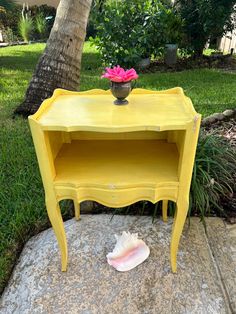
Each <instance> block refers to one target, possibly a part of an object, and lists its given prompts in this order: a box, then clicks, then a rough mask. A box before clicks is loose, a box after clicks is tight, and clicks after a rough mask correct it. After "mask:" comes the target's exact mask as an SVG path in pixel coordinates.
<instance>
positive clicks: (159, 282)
mask: <svg viewBox="0 0 236 314" xmlns="http://www.w3.org/2000/svg"><path fill="white" fill-rule="evenodd" d="M110 218H111V216H109V215H94V216H91V215H84V216H82V219H81V221H79V222H76V221H75V220H74V219H72V220H70V221H67V222H66V223H65V227H66V232H67V238H68V243H69V265H68V271H67V272H66V273H62V272H61V271H60V258H59V252H58V247H57V243H56V240H55V236H54V234H53V231H52V229H49V230H46V231H44V232H42V233H41V234H39V235H37V236H36V237H34V238H32V239H31V240H30V241H29V242H28V243H27V244H26V246H25V248H24V250H23V252H22V254H21V257H20V260H19V263H18V264H17V266H16V268H15V270H14V273H13V276H12V278H11V280H10V282H9V285H8V287H7V288H6V290H5V292H4V294H3V296H2V299H1V304H0V313H1V314H3V313H4V314H12V313H20V314H28V313H57V314H59V313H70V314H71V313H72V314H73V313H79V314H90V313H91V314H93V313H96V314H97V313H105V314H106V313H108V314H109V313H119V314H120V313H125V314H126V313H128V314H133V313H135V314H138V313H142V314H144V313H145V314H149V313H150V314H152V313H161V314H165V313H166V314H167V313H168V314H170V313H171V314H172V313H181V314H184V313H186V314H189V313H198V314H199V313H202V314H211V313H212V314H220V313H230V312H231V311H230V308H229V306H228V302H227V298H226V296H225V293H224V287H223V286H222V283H221V280H220V278H219V277H218V272H217V269H216V268H215V265H214V260H213V257H212V253H211V251H210V249H209V245H208V243H207V238H206V236H205V233H204V229H203V226H202V224H201V223H200V222H199V219H192V220H191V221H192V222H191V227H190V228H189V229H188V228H187V225H186V226H185V230H184V233H183V236H182V241H181V245H180V249H179V256H178V273H177V274H172V273H171V271H170V263H169V243H170V232H171V227H172V220H169V222H168V223H163V222H162V221H161V220H157V221H156V222H155V223H154V224H153V223H152V218H151V217H134V216H114V217H113V220H110ZM124 230H126V231H130V232H138V233H139V236H140V237H141V238H142V239H143V240H144V241H145V242H146V243H147V244H148V246H149V247H150V251H151V253H150V256H149V258H148V259H147V260H146V261H145V262H144V263H143V264H141V265H139V266H138V267H136V268H135V269H133V270H131V271H129V272H126V273H119V272H117V271H116V270H114V269H113V268H112V267H111V266H109V265H108V264H107V263H106V254H107V253H108V252H110V251H111V250H112V249H113V247H114V244H115V239H114V234H115V233H117V234H119V233H121V232H122V231H124Z"/></svg>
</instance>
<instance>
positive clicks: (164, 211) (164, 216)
mask: <svg viewBox="0 0 236 314" xmlns="http://www.w3.org/2000/svg"><path fill="white" fill-rule="evenodd" d="M167 208H168V201H167V200H163V201H162V219H163V221H164V222H167V219H168V218H167Z"/></svg>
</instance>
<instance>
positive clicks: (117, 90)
mask: <svg viewBox="0 0 236 314" xmlns="http://www.w3.org/2000/svg"><path fill="white" fill-rule="evenodd" d="M131 90H132V87H131V81H129V82H111V92H112V95H113V96H114V97H116V98H117V99H116V100H115V101H114V104H115V105H127V104H128V103H129V102H128V100H127V99H125V98H126V97H128V96H129V93H130V92H131Z"/></svg>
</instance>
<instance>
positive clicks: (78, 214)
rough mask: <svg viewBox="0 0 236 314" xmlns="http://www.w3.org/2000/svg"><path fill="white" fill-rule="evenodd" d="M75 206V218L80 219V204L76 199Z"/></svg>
mask: <svg viewBox="0 0 236 314" xmlns="http://www.w3.org/2000/svg"><path fill="white" fill-rule="evenodd" d="M74 208H75V219H76V220H80V204H79V203H78V202H77V201H74Z"/></svg>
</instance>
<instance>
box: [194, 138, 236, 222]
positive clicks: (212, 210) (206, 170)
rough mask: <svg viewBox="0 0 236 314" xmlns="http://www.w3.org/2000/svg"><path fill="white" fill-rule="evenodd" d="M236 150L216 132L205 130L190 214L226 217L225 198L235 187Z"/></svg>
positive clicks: (198, 151) (196, 165)
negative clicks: (211, 132)
mask: <svg viewBox="0 0 236 314" xmlns="http://www.w3.org/2000/svg"><path fill="white" fill-rule="evenodd" d="M235 160H236V150H235V149H234V148H233V147H231V146H229V144H228V143H227V142H226V141H225V140H223V139H222V138H220V137H218V136H216V135H206V134H203V133H201V134H200V137H199V143H198V147H197V152H196V158H195V164H194V168H193V176H192V183H191V191H190V206H189V215H193V214H197V215H199V216H200V217H201V218H202V220H203V222H204V217H206V216H209V215H212V214H217V215H218V216H223V217H224V216H226V213H225V211H224V208H223V205H222V201H223V199H224V200H225V199H228V200H229V199H230V198H231V197H232V195H233V191H234V190H235V187H236V186H235V185H236V183H235V177H234V175H235V173H236V162H235Z"/></svg>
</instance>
